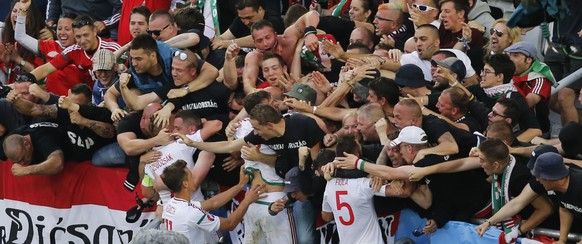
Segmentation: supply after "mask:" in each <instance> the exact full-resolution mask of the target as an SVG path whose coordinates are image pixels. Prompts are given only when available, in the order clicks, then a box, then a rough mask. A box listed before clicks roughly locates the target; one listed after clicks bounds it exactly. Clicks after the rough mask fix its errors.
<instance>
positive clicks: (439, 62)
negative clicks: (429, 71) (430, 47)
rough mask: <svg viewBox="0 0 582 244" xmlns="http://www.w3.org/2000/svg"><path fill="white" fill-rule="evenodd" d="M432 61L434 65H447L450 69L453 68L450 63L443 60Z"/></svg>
mask: <svg viewBox="0 0 582 244" xmlns="http://www.w3.org/2000/svg"><path fill="white" fill-rule="evenodd" d="M430 63H431V64H433V65H435V64H436V65H438V66H443V67H445V68H447V69H450V68H451V66H449V65H448V64H446V63H445V62H443V61H441V60H431V61H430Z"/></svg>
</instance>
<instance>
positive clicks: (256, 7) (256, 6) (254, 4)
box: [235, 0, 265, 11]
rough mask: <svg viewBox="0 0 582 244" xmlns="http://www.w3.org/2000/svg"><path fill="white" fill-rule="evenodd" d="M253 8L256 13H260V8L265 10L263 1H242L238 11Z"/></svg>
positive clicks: (239, 3) (238, 5)
mask: <svg viewBox="0 0 582 244" xmlns="http://www.w3.org/2000/svg"><path fill="white" fill-rule="evenodd" d="M249 7H250V8H252V9H253V10H254V11H259V7H262V8H263V9H264V8H265V4H264V3H263V0H240V1H239V2H238V3H237V4H236V5H235V8H236V10H243V9H245V8H249Z"/></svg>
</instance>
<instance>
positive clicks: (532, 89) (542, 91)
mask: <svg viewBox="0 0 582 244" xmlns="http://www.w3.org/2000/svg"><path fill="white" fill-rule="evenodd" d="M513 85H514V86H515V88H517V91H518V92H519V93H520V94H521V95H522V96H523V97H526V96H527V94H530V93H534V94H538V95H540V96H541V97H542V100H548V99H549V98H550V94H551V92H552V83H551V82H550V80H548V79H547V78H546V77H544V76H543V75H541V74H539V73H536V72H530V73H527V74H524V75H522V76H518V75H514V76H513Z"/></svg>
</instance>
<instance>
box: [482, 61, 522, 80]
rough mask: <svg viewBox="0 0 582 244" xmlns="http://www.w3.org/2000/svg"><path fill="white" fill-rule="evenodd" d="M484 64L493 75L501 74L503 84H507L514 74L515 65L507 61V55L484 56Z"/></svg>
mask: <svg viewBox="0 0 582 244" xmlns="http://www.w3.org/2000/svg"><path fill="white" fill-rule="evenodd" d="M484 63H485V64H488V65H489V66H491V68H493V69H494V70H495V74H496V75H498V74H503V84H507V83H509V82H510V81H511V79H512V78H513V74H515V64H514V63H513V62H512V61H511V59H509V56H508V55H507V54H492V55H487V56H485V60H484Z"/></svg>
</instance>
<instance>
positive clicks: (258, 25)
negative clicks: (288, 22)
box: [251, 19, 275, 36]
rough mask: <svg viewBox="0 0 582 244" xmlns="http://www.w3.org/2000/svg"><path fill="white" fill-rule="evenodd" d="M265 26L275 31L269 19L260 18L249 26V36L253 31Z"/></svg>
mask: <svg viewBox="0 0 582 244" xmlns="http://www.w3.org/2000/svg"><path fill="white" fill-rule="evenodd" d="M265 27H269V28H271V29H273V31H275V28H273V24H272V23H271V21H268V20H266V19H262V20H259V21H257V22H255V23H254V24H253V25H252V26H251V36H252V33H253V31H255V30H262V29H263V28H265Z"/></svg>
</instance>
